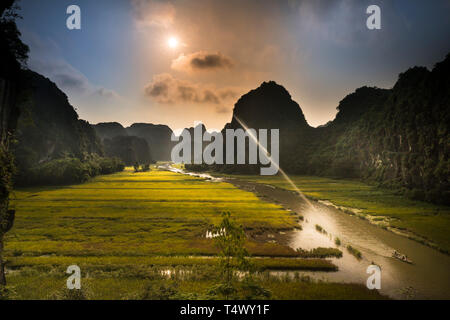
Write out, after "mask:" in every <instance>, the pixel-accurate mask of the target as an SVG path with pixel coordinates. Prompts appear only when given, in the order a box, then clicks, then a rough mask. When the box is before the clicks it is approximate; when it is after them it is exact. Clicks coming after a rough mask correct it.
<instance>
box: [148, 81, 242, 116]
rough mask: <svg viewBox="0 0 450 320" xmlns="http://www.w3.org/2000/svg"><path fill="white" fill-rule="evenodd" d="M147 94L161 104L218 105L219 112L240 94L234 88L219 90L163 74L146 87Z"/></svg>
mask: <svg viewBox="0 0 450 320" xmlns="http://www.w3.org/2000/svg"><path fill="white" fill-rule="evenodd" d="M145 94H146V95H147V96H148V97H150V98H152V99H154V100H155V101H156V102H158V103H161V104H177V103H198V104H210V105H216V106H217V110H224V108H225V107H224V105H231V104H232V103H233V102H234V99H236V97H237V96H238V95H239V94H240V92H239V90H237V89H234V88H220V89H218V88H215V87H212V86H207V85H204V84H197V83H193V82H190V81H186V80H180V79H177V78H174V77H173V76H172V75H170V74H167V73H163V74H158V75H156V76H154V77H153V80H152V82H150V83H149V84H148V85H147V86H146V87H145ZM227 110H229V109H228V108H227Z"/></svg>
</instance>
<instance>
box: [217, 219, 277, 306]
mask: <svg viewBox="0 0 450 320" xmlns="http://www.w3.org/2000/svg"><path fill="white" fill-rule="evenodd" d="M222 217H223V219H222V222H221V223H220V224H219V225H218V226H216V227H215V228H214V231H213V234H215V235H216V237H215V238H214V241H215V243H216V245H217V247H218V248H219V249H220V251H219V257H220V263H219V274H220V277H219V279H220V280H221V281H220V282H219V283H217V284H216V285H215V286H213V287H212V288H211V290H209V292H208V294H209V295H212V296H216V297H218V298H219V299H225V300H229V299H234V300H236V299H240V300H242V299H247V300H248V299H258V298H260V299H261V298H270V296H271V295H272V294H271V292H270V291H268V290H266V289H265V288H264V287H262V286H261V285H260V284H259V282H256V281H255V279H254V273H255V268H254V266H253V264H252V263H251V262H250V259H248V252H247V250H246V249H245V247H244V244H245V241H246V235H245V232H244V229H243V227H242V226H241V225H238V224H237V223H236V222H235V221H234V220H232V219H231V215H230V213H229V212H226V213H223V214H222ZM239 272H244V275H243V279H242V278H241V277H240V276H239Z"/></svg>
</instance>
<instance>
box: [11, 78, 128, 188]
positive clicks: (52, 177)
mask: <svg viewBox="0 0 450 320" xmlns="http://www.w3.org/2000/svg"><path fill="white" fill-rule="evenodd" d="M21 89H22V90H23V91H24V92H25V94H24V95H23V97H22V99H21V101H20V103H19V107H20V117H19V120H18V124H17V130H16V134H15V139H16V143H15V145H14V154H15V162H16V165H17V177H16V182H17V183H18V184H20V185H32V184H62V183H75V182H81V181H85V180H86V179H88V178H89V177H92V176H95V175H97V174H100V173H110V172H114V171H117V170H121V168H123V165H122V164H121V163H120V161H118V160H116V159H107V158H104V157H103V156H104V151H103V146H102V144H101V142H100V139H99V138H98V137H97V135H96V133H95V130H94V129H93V128H92V127H91V125H90V124H89V123H88V122H86V121H84V120H81V119H79V118H78V114H77V113H76V111H75V109H74V108H73V107H72V106H71V105H70V103H69V101H68V99H67V96H66V95H65V94H64V92H62V91H61V90H60V89H59V88H58V87H57V86H56V85H55V84H54V83H53V82H51V81H50V80H49V79H47V78H45V77H43V76H42V75H40V74H38V73H35V72H33V71H30V70H24V71H21Z"/></svg>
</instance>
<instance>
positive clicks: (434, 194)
mask: <svg viewBox="0 0 450 320" xmlns="http://www.w3.org/2000/svg"><path fill="white" fill-rule="evenodd" d="M337 110H338V113H337V115H336V118H335V119H334V120H333V121H330V122H329V123H327V124H326V125H325V126H321V127H318V128H311V127H309V126H308V124H307V123H306V121H305V118H304V116H303V113H302V111H301V109H300V107H299V106H298V104H297V103H296V102H294V101H293V100H292V99H291V96H290V95H289V93H288V92H287V91H286V90H285V89H284V88H283V87H282V86H280V85H278V84H276V83H275V82H273V81H271V82H268V83H263V84H262V85H261V86H260V87H259V88H258V89H256V90H252V91H251V92H249V93H248V94H246V95H244V96H243V97H241V99H239V101H238V102H237V103H236V105H235V108H234V110H233V118H232V121H231V123H229V124H227V125H226V126H225V128H233V129H236V128H240V127H241V125H240V124H239V121H237V119H239V120H240V121H242V122H243V123H245V124H246V125H247V126H248V127H249V128H254V129H259V128H267V129H271V128H279V129H280V163H281V167H282V168H283V169H284V170H286V171H287V172H290V173H295V174H305V173H306V174H314V175H324V176H333V177H342V178H360V179H364V180H366V181H372V182H376V183H378V184H380V185H383V186H386V187H390V188H394V189H397V190H399V191H400V192H401V193H404V194H406V195H408V196H409V197H411V198H414V199H419V200H426V201H431V202H436V203H447V204H448V203H449V199H450V193H449V189H450V188H449V187H450V185H449V173H450V172H449V171H450V163H449V160H448V157H449V150H450V139H449V130H448V124H449V123H450V114H449V112H450V55H449V56H447V58H446V59H445V60H444V61H443V62H441V63H438V64H437V65H436V66H435V68H434V69H433V70H432V71H429V70H427V69H426V68H423V67H414V68H411V69H409V70H408V71H406V72H405V73H402V74H400V76H399V79H398V81H397V83H396V84H395V86H394V87H393V88H392V89H379V88H369V87H362V88H359V89H357V90H356V91H355V92H354V93H352V94H349V95H348V96H347V97H345V98H344V99H343V100H342V101H341V102H340V103H339V106H338V107H337ZM257 167H259V166H214V167H213V168H214V169H215V170H219V171H226V172H242V171H243V170H244V171H245V172H255V173H256V172H258V169H257ZM193 168H196V169H203V170H205V168H204V166H200V167H199V166H196V167H193Z"/></svg>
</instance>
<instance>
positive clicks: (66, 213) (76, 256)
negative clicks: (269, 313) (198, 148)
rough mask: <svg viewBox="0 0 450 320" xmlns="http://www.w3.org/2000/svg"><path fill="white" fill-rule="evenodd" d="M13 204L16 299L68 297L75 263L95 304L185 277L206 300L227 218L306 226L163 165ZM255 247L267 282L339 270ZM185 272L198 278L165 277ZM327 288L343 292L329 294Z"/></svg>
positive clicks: (265, 226)
mask: <svg viewBox="0 0 450 320" xmlns="http://www.w3.org/2000/svg"><path fill="white" fill-rule="evenodd" d="M12 206H13V207H14V208H15V209H16V221H15V225H14V227H13V229H12V230H11V231H10V232H9V233H8V234H7V237H6V242H5V257H6V260H7V278H8V281H9V286H10V287H11V288H13V289H12V291H11V292H13V293H12V294H11V295H13V296H14V298H16V299H54V298H58V297H61V292H62V293H64V287H65V285H66V279H67V275H66V274H65V271H66V269H67V267H68V266H70V265H78V266H79V267H80V268H81V271H82V276H83V283H84V284H87V287H86V290H87V291H86V292H87V293H86V294H85V295H86V298H89V299H128V298H131V299H135V298H137V299H139V298H142V297H147V298H148V295H144V296H142V295H141V294H142V292H143V291H142V290H144V291H145V290H146V289H145V288H144V287H143V285H144V284H145V283H150V284H151V283H154V282H155V281H156V282H157V283H158V286H165V285H166V284H167V283H170V282H171V281H172V282H173V281H175V280H176V285H177V287H178V289H177V290H178V291H179V292H181V293H182V294H188V298H189V297H190V298H194V299H195V298H202V297H204V296H202V294H203V293H204V290H203V289H204V288H207V287H208V286H211V285H212V284H213V283H214V281H216V279H217V277H218V276H217V274H216V271H215V270H216V266H217V265H218V263H219V261H218V258H217V257H216V255H217V248H216V246H215V244H214V240H213V239H211V238H208V237H206V234H207V232H208V231H209V230H211V229H212V227H213V226H214V225H216V224H218V223H219V221H220V220H221V213H222V212H224V211H228V212H230V213H231V216H232V218H233V219H235V220H236V221H237V222H238V223H239V224H241V225H242V226H243V227H244V229H245V230H246V231H247V232H248V233H249V234H251V233H264V232H270V233H272V234H276V233H279V232H281V231H286V230H290V229H292V228H294V227H296V226H298V218H297V217H296V216H295V215H293V213H292V212H290V211H287V210H284V209H283V208H282V207H280V206H279V205H276V204H271V203H267V202H264V201H262V200H260V199H258V198H257V197H256V196H255V195H254V194H253V193H251V192H247V191H243V190H240V189H238V188H236V187H234V186H232V185H231V184H229V183H225V182H213V181H208V180H205V179H201V178H196V177H192V176H187V175H182V174H177V173H173V172H169V171H159V170H156V169H155V168H153V170H152V171H150V172H139V173H135V172H133V170H132V169H131V168H127V169H126V170H125V171H124V172H121V173H117V174H112V175H107V176H100V177H97V178H95V179H93V180H91V181H90V182H88V183H84V184H80V185H72V186H62V187H40V188H27V189H20V190H15V192H14V194H13V199H12ZM246 247H247V249H248V251H249V253H250V254H251V255H252V258H251V260H252V262H253V263H254V265H255V266H256V267H257V268H258V270H260V271H261V272H262V273H261V275H260V277H264V276H263V275H264V270H300V271H301V270H310V271H311V270H313V271H331V272H332V271H335V270H336V266H335V265H333V264H332V263H331V262H330V261H329V260H326V259H318V258H314V259H312V258H305V257H302V256H300V254H299V253H298V252H296V251H295V250H293V249H292V248H290V247H288V246H286V245H284V244H282V243H277V242H276V241H271V242H262V241H256V240H252V238H251V237H249V238H248V240H247V242H246ZM180 268H181V269H182V270H184V271H186V272H188V273H190V274H191V275H192V276H194V275H195V277H194V278H192V276H190V277H186V276H184V277H179V278H177V279H172V278H170V279H167V278H164V277H161V273H162V272H164V271H165V270H166V271H167V270H172V269H173V270H180ZM266 272H267V271H266ZM200 275H201V276H200ZM261 281H264V283H265V284H266V285H267V286H269V287H273V288H274V289H275V291H278V290H287V292H277V293H276V294H275V293H274V296H273V297H274V298H280V299H284V298H290V299H296V298H300V297H305V292H311V298H320V297H322V298H333V297H337V298H380V297H381V296H380V295H378V294H377V293H374V292H369V291H368V290H367V289H365V288H364V287H362V286H356V287H355V286H353V285H343V284H342V285H340V284H319V283H314V282H310V281H303V280H302V281H294V280H292V281H294V282H298V283H299V285H300V283H301V287H303V288H305V286H306V287H307V289H305V290H306V291H305V290H303V291H301V292H300V291H298V290H291V288H292V287H293V286H295V284H293V282H292V281H287V280H286V281H284V282H280V280H279V279H275V278H271V277H268V276H267V278H264V279H263V278H261ZM291 282H292V283H291ZM283 283H284V284H283ZM286 286H287V287H289V288H287V287H286ZM282 287H283V289H281V288H282ZM112 288H113V289H112ZM325 288H328V289H330V288H338V289H336V290H334V291H333V290H331V289H330V290H331V291H329V292H328V293H326V290H325ZM346 288H347V289H346ZM317 290H318V291H317ZM163 291H164V290H163ZM289 292H290V293H289ZM62 296H63V297H65V296H64V294H62ZM152 297H153V298H156V299H157V298H158V297H157V296H152ZM183 297H184V298H186V296H183ZM66 298H67V297H66ZM69 298H70V297H69ZM150 298H151V297H150ZM178 298H180V297H179V296H178Z"/></svg>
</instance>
